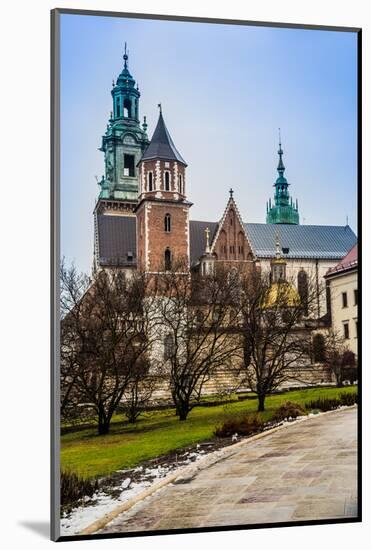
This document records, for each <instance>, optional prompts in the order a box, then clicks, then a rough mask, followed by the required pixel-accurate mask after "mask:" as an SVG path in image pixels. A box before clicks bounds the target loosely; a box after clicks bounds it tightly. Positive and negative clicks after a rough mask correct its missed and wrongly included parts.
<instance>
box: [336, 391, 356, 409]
mask: <svg viewBox="0 0 371 550" xmlns="http://www.w3.org/2000/svg"><path fill="white" fill-rule="evenodd" d="M339 399H340V404H341V405H345V406H347V407H350V406H351V405H356V404H358V393H347V392H343V393H341V394H340V395H339Z"/></svg>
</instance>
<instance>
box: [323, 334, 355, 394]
mask: <svg viewBox="0 0 371 550" xmlns="http://www.w3.org/2000/svg"><path fill="white" fill-rule="evenodd" d="M324 363H325V365H326V366H327V367H328V368H329V369H330V371H331V372H332V374H333V375H334V377H335V380H336V385H337V386H338V387H339V388H340V387H342V386H343V383H344V381H345V380H346V378H347V377H348V378H350V379H352V380H353V379H354V378H355V376H356V361H355V354H354V353H353V352H352V351H350V350H349V349H348V346H347V345H346V343H345V340H344V338H343V337H342V336H340V335H339V333H338V332H336V331H334V330H330V331H329V332H328V334H327V335H326V337H325V345H324Z"/></svg>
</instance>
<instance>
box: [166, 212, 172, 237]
mask: <svg viewBox="0 0 371 550" xmlns="http://www.w3.org/2000/svg"><path fill="white" fill-rule="evenodd" d="M164 226H165V231H166V233H170V231H171V216H170V214H165V218H164Z"/></svg>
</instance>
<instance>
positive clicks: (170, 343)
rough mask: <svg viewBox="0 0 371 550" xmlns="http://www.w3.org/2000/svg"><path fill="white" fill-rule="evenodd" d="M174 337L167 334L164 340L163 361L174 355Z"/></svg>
mask: <svg viewBox="0 0 371 550" xmlns="http://www.w3.org/2000/svg"><path fill="white" fill-rule="evenodd" d="M174 351H175V349H174V337H173V335H172V334H167V335H166V336H165V338H164V361H168V360H169V359H171V358H172V356H173V355H174Z"/></svg>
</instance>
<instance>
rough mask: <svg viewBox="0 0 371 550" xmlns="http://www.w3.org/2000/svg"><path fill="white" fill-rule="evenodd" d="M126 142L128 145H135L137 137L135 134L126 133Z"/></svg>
mask: <svg viewBox="0 0 371 550" xmlns="http://www.w3.org/2000/svg"><path fill="white" fill-rule="evenodd" d="M124 143H127V144H128V145H133V144H135V139H134V138H133V136H130V135H126V136H124Z"/></svg>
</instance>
